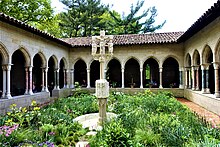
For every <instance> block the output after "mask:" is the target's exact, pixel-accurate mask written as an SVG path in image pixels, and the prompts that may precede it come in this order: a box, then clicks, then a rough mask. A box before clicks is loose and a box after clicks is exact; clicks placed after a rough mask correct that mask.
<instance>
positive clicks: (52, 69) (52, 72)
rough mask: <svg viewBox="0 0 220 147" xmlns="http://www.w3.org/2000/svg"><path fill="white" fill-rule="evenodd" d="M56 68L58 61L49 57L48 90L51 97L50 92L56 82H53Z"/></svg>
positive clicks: (54, 57) (53, 57)
mask: <svg viewBox="0 0 220 147" xmlns="http://www.w3.org/2000/svg"><path fill="white" fill-rule="evenodd" d="M57 68H58V60H57V58H56V56H54V55H53V56H51V57H50V58H49V59H48V72H47V74H48V76H47V77H48V79H47V80H48V90H49V92H50V96H52V90H53V89H54V87H55V86H56V84H57V83H56V81H55V69H57Z"/></svg>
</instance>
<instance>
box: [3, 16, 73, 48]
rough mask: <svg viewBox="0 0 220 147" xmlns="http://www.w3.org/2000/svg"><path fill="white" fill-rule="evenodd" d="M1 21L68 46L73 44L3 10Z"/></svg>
mask: <svg viewBox="0 0 220 147" xmlns="http://www.w3.org/2000/svg"><path fill="white" fill-rule="evenodd" d="M0 21H3V22H6V23H8V24H11V25H13V26H16V27H18V28H21V29H23V30H26V31H29V32H31V33H33V34H36V35H39V36H41V37H44V38H46V39H48V40H51V41H54V42H57V43H59V44H62V45H64V46H67V47H71V46H72V45H71V44H68V43H67V42H65V41H63V40H61V39H59V38H56V37H54V36H52V35H50V34H49V33H46V32H44V31H41V30H39V29H37V28H35V27H33V26H30V25H28V24H26V23H24V22H22V21H20V20H17V19H15V18H13V17H11V16H8V15H6V14H4V13H2V12H0Z"/></svg>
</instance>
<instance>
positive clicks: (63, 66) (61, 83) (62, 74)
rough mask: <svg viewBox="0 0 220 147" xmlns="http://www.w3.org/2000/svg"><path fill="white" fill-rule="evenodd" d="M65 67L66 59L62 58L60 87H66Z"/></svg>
mask: <svg viewBox="0 0 220 147" xmlns="http://www.w3.org/2000/svg"><path fill="white" fill-rule="evenodd" d="M64 69H65V63H64V60H63V59H61V60H60V70H59V87H60V88H63V87H64Z"/></svg>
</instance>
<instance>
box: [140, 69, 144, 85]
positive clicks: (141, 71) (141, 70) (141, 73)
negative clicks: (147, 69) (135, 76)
mask: <svg viewBox="0 0 220 147" xmlns="http://www.w3.org/2000/svg"><path fill="white" fill-rule="evenodd" d="M140 76H141V77H140V78H141V79H140V80H141V85H140V88H143V68H140Z"/></svg>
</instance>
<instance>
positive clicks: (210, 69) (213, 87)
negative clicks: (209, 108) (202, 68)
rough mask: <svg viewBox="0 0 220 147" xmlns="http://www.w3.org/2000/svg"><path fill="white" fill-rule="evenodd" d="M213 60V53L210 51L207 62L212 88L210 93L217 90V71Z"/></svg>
mask: <svg viewBox="0 0 220 147" xmlns="http://www.w3.org/2000/svg"><path fill="white" fill-rule="evenodd" d="M212 62H213V54H212V52H209V55H208V61H207V63H209V64H210V65H209V85H208V88H209V89H210V93H211V94H214V92H215V78H214V77H215V72H214V66H213V64H212Z"/></svg>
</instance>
